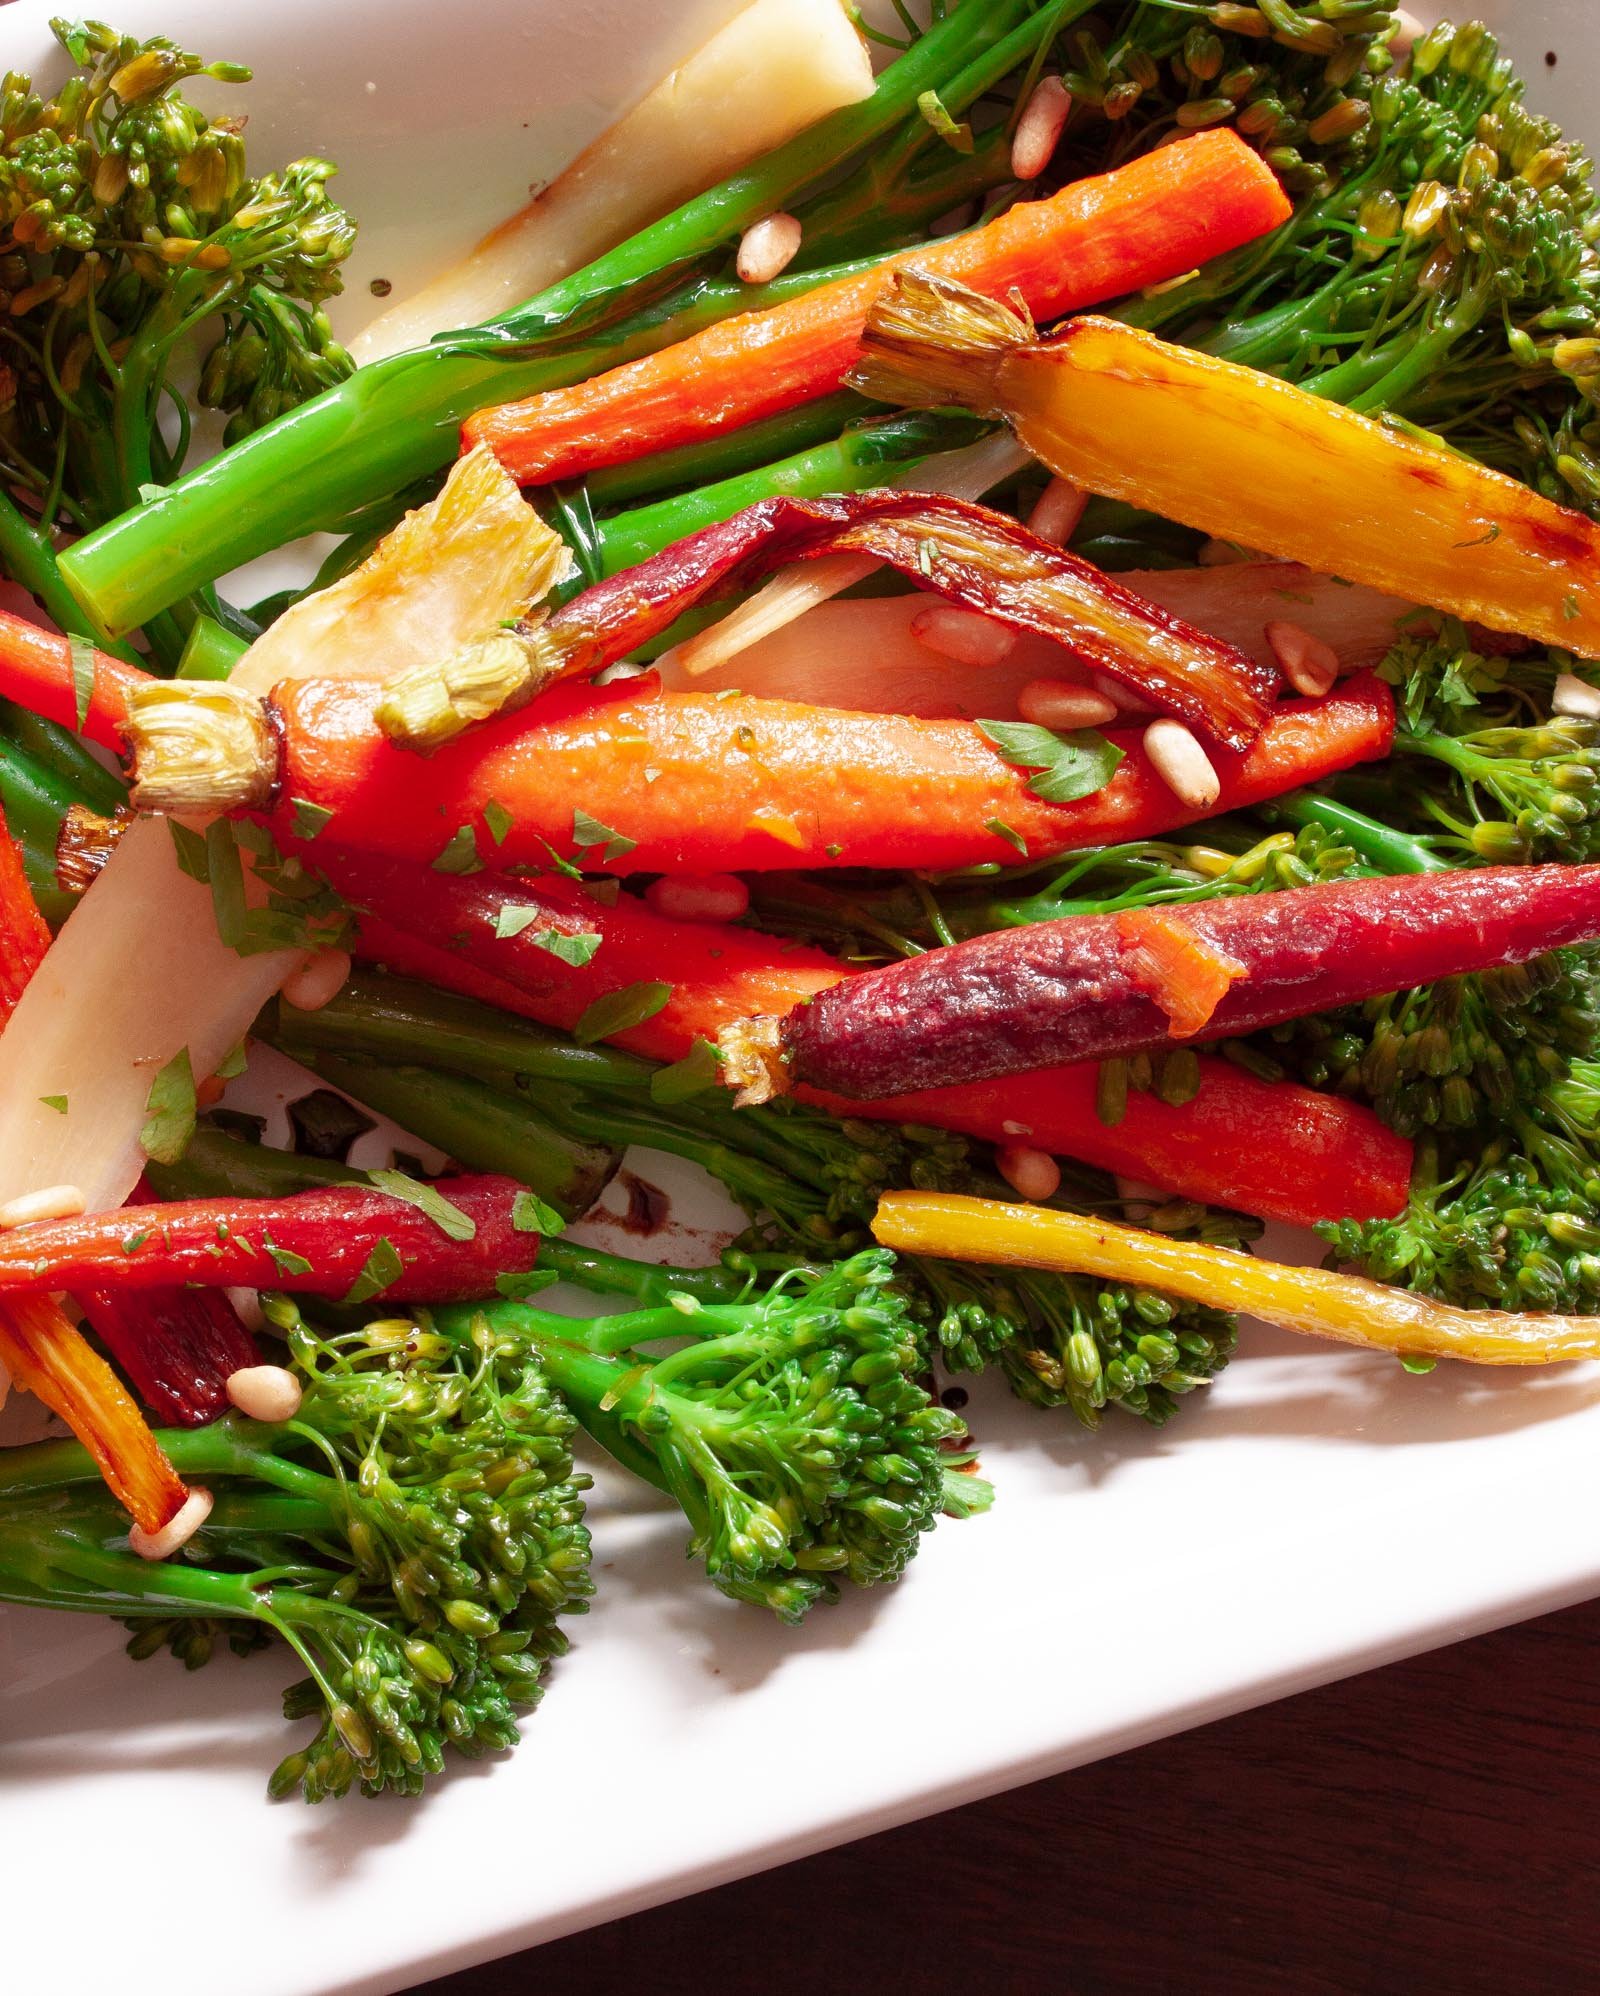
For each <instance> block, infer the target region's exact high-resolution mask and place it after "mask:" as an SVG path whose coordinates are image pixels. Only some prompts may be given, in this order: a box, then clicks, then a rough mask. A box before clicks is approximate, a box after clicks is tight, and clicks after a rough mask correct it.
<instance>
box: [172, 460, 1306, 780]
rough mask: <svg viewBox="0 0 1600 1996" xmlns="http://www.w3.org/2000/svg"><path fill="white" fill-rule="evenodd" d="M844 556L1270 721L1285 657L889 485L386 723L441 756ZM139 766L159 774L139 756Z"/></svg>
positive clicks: (428, 697)
mask: <svg viewBox="0 0 1600 1996" xmlns="http://www.w3.org/2000/svg"><path fill="white" fill-rule="evenodd" d="M833 554H859V555H864V556H867V557H870V558H871V559H872V560H873V561H877V562H882V563H885V564H886V565H887V566H889V567H890V568H893V569H895V570H897V571H898V572H899V573H900V574H901V575H904V576H906V577H908V578H909V579H910V580H911V581H912V582H914V583H916V584H917V585H918V586H919V587H921V588H925V589H928V590H931V591H932V592H933V593H934V594H935V595H939V596H943V597H946V598H948V599H949V600H950V601H951V602H954V603H960V604H963V605H965V606H966V607H967V608H968V609H970V610H974V611H979V612H981V613H983V614H985V615H986V616H988V617H989V618H991V619H992V620H993V621H995V622H996V623H1000V624H1005V625H1008V626H1009V627H1010V628H1011V629H1012V630H1015V631H1019V632H1026V633H1028V634H1030V635H1032V636H1035V637H1043V638H1049V639H1051V640H1053V641H1054V642H1056V643H1058V644H1062V645H1065V646H1067V647H1068V648H1069V649H1070V650H1072V651H1073V652H1075V653H1076V654H1077V656H1078V657H1079V658H1080V659H1081V660H1083V662H1084V663H1085V664H1087V665H1090V666H1093V667H1094V668H1095V669H1096V670H1097V671H1100V672H1106V673H1109V674H1110V675H1111V676H1112V677H1113V678H1115V679H1119V680H1121V681H1123V682H1124V684H1126V685H1127V686H1129V687H1130V688H1132V689H1133V690H1134V691H1135V692H1137V693H1138V694H1139V695H1140V696H1141V697H1142V698H1144V699H1147V700H1149V701H1151V702H1152V703H1153V704H1154V705H1156V706H1157V707H1160V708H1163V709H1165V710H1166V711H1168V712H1169V713H1172V714H1175V715H1177V716H1178V717H1179V718H1180V719H1182V720H1185V721H1188V722H1190V723H1191V724H1192V725H1193V726H1195V727H1196V728H1198V729H1199V730H1200V731H1201V732H1202V733H1203V734H1206V735H1209V736H1210V737H1211V738H1212V739H1214V740H1216V741H1218V742H1221V743H1223V744H1224V745H1226V746H1227V747H1230V748H1237V749H1242V748H1246V747H1248V745H1249V744H1250V742H1251V741H1253V740H1254V739H1255V737H1256V735H1258V734H1259V733H1260V731H1261V727H1262V724H1263V722H1264V721H1265V720H1266V718H1267V715H1268V713H1269V712H1270V710H1271V703H1272V698H1273V695H1274V694H1275V693H1276V691H1277V689H1278V685H1279V677H1278V672H1277V669H1276V666H1273V665H1263V664H1260V663H1258V662H1257V660H1256V659H1255V658H1254V657H1252V656H1251V655H1250V654H1249V653H1247V652H1244V651H1241V650H1239V649H1238V648H1237V647H1236V646H1234V645H1232V644H1229V643H1227V642H1226V641H1224V640H1223V639H1220V638H1215V637H1211V636H1208V635H1207V634H1206V633H1205V632H1204V631H1202V630H1197V629H1196V628H1195V627H1194V626H1193V625H1192V624H1189V623H1186V622H1185V621H1184V620H1183V619H1182V618H1180V617H1178V616H1175V615H1174V614H1173V613H1172V612H1171V611H1169V610H1163V609H1160V608H1158V607H1157V606H1156V605H1155V604H1153V603H1147V602H1145V601H1144V600H1143V598H1142V597H1139V596H1137V595H1135V594H1134V592H1133V591H1132V590H1131V589H1129V588H1128V587H1127V586H1126V585H1125V584H1124V583H1122V582H1120V581H1118V580H1117V579H1116V578H1115V577H1113V576H1109V575H1105V574H1102V573H1101V571H1100V570H1099V569H1097V568H1095V567H1094V566H1093V565H1092V564H1091V563H1089V562H1086V561H1084V560H1082V559H1081V558H1080V557H1079V556H1077V555H1074V554H1070V553H1069V552H1068V551H1067V550H1066V549H1065V548H1059V547H1055V546H1053V545H1052V544H1051V543H1050V542H1048V541H1044V540H1041V539H1040V538H1039V536H1038V535H1037V534H1034V533H1030V532H1029V530H1028V529H1027V528H1026V527H1024V526H1021V525H1020V524H1019V523H1018V522H1017V521H1015V520H1013V519H1010V518H1008V517H1007V516H1006V515H1005V514H1004V513H995V512H991V511H990V510H989V508H988V507H986V506H977V505H973V504H972V503H971V502H969V501H967V500H964V499H951V498H947V497H943V496H940V495H936V494H934V495H930V494H927V493H907V492H898V491H892V490H885V491H877V492H846V493H839V494H835V495H833V496H831V497H827V498H820V499H793V498H789V497H787V496H779V497H776V498H771V499H763V500H761V501H760V502H759V503H758V504H756V505H754V506H747V507H746V508H745V510H744V511H743V512H742V513H736V514H735V515H734V516H733V518H732V519H728V520H723V521H720V522H718V523H717V524H716V525H714V526H710V527H705V528H703V529H702V530H701V531H700V532H699V533H697V534H690V535H688V536H687V537H686V538H685V539H683V540H681V541H677V542H674V544H673V545H672V546H671V547H667V548H663V549H662V550H661V552H660V553H659V554H656V555H653V556H651V558H650V559H649V560H648V561H643V562H640V563H639V564H638V565H637V566H636V567H633V568H629V569H626V570H624V571H623V573H621V574H620V575H615V576H612V577H610V578H609V579H607V580H605V581H602V582H597V583H595V584H594V585H593V587H592V588H589V589H585V590H584V591H583V592H582V593H581V594H580V595H578V596H575V597H574V598H573V599H572V601H571V602H569V603H565V604H563V605H562V606H561V607H560V608H559V609H558V610H556V611H555V612H554V613H553V615H551V616H550V617H548V618H546V619H544V620H542V621H540V622H537V623H534V624H526V625H517V626H515V627H513V628H512V629H511V630H510V631H502V632H499V633H497V634H496V635H495V636H493V637H492V638H490V639H488V640H486V641H484V642H482V643H479V644H477V645H474V646H472V647H471V648H470V649H469V651H468V652H467V653H466V654H465V655H464V656H462V657H459V658H454V659H451V658H445V659H438V660H432V661H429V662H428V663H427V664H425V665H419V666H417V667H414V668H413V669H412V670H410V671H408V672H404V673H401V674H399V675H398V677H396V678H394V679H392V680H390V681H389V683H388V686H387V688H386V690H385V693H384V696H383V698H382V700H381V701H380V702H379V705H378V709H377V718H378V725H379V726H380V727H381V728H382V729H383V731H384V733H385V734H386V735H388V736H389V738H390V739H391V740H392V741H397V742H400V743H401V744H402V745H403V746H405V747H406V748H412V749H416V750H418V751H419V752H420V753H422V754H427V755H431V754H433V753H434V752H435V751H436V750H438V749H440V748H442V747H443V746H444V744H445V743H446V742H447V741H450V740H452V739H453V738H454V737H455V736H456V735H459V734H460V733H462V732H463V730H464V729H465V728H466V727H467V726H468V725H469V724H470V723H472V722H474V721H482V720H485V719H487V718H488V717H489V716H490V715H491V714H494V713H506V712H508V711H510V710H511V709H512V708H514V707H520V706H524V705H526V703H527V702H528V701H529V700H531V699H532V698H534V696H535V695H536V694H538V693H541V692H543V691H545V690H546V689H547V688H548V687H549V686H550V685H552V684H553V683H554V682H555V681H556V680H558V679H564V678H580V677H588V676H589V675H591V674H593V673H595V672H598V671H599V670H600V669H601V668H602V667H604V666H607V665H611V664H613V663H614V662H615V661H616V660H617V659H620V658H625V657H627V656H628V654H629V653H630V652H634V651H636V650H637V649H638V648H639V647H640V646H641V645H643V644H646V643H648V642H650V641H651V640H653V639H655V638H657V637H659V636H660V635H661V633H662V632H663V631H665V630H667V629H668V628H669V627H670V626H671V625H672V624H674V623H676V622H677V620H678V618H679V617H681V616H682V615H684V613H685V612H686V611H689V610H692V609H694V608H695V607H696V606H697V605H698V604H701V603H703V602H705V601H706V600H707V599H708V598H710V597H712V596H715V595H719V594H725V593H729V592H734V591H737V590H740V589H744V588H747V587H748V586H749V585H750V584H751V583H753V582H756V581H759V580H760V578H761V577H762V576H764V575H767V574H769V573H770V572H771V571H772V570H773V569H776V568H781V567H784V566H786V565H787V564H789V563H790V562H793V561H808V560H812V559H815V558H817V557H819V556H825V555H833ZM979 711H980V712H981V711H982V709H981V708H980V710H979ZM140 774H141V779H142V780H144V779H146V778H147V777H148V774H149V772H148V770H147V769H145V768H144V767H143V766H141V771H140Z"/></svg>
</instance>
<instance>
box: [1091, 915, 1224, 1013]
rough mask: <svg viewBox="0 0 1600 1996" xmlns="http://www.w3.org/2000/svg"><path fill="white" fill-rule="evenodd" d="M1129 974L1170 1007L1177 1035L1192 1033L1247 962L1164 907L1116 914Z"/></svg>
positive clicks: (1135, 981)
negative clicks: (1226, 951) (1219, 947)
mask: <svg viewBox="0 0 1600 1996" xmlns="http://www.w3.org/2000/svg"><path fill="white" fill-rule="evenodd" d="M1117 933H1118V934H1119V935H1120V936H1121V938H1122V943H1123V950H1124V962H1125V963H1126V965H1127V969H1128V975H1129V977H1130V978H1131V980H1132V981H1133V983H1135V984H1136V985H1138V987H1139V988H1140V990H1141V991H1148V992H1149V994H1150V995H1151V997H1152V998H1154V999H1155V1001H1156V1003H1157V1004H1158V1005H1159V1006H1160V1007H1161V1009H1162V1011H1163V1012H1165V1013H1166V1015H1167V1018H1168V1019H1169V1021H1170V1022H1171V1023H1170V1026H1169V1028H1168V1030H1169V1031H1170V1032H1171V1034H1172V1037H1173V1038H1174V1039H1193V1038H1194V1036H1195V1034H1196V1033H1198V1032H1202V1031H1203V1030H1204V1029H1205V1026H1206V1022H1207V1021H1208V1020H1209V1019H1210V1017H1211V1015H1212V1013H1213V1012H1214V1011H1215V1010H1216V1009H1217V1007H1218V1006H1219V1005H1220V1004H1221V1003H1222V1001H1223V999H1224V998H1225V997H1226V996H1227V995H1228V986H1229V985H1230V984H1232V983H1233V982H1234V980H1235V979H1236V978H1239V977H1243V976H1244V974H1245V968H1244V965H1243V964H1242V963H1236V962H1235V961H1234V959H1233V958H1232V957H1231V956H1228V955H1226V954H1225V953H1224V952H1223V951H1222V950H1220V949H1217V948H1216V947H1215V946H1214V945H1213V944H1211V943H1209V942H1208V941H1207V940H1206V939H1205V937H1204V936H1201V935H1198V934H1196V932H1195V930H1194V929H1193V928H1192V927H1191V926H1190V925H1189V924H1187V923H1185V922H1183V921H1181V920H1179V919H1178V917H1177V916H1175V915H1173V914H1171V913H1170V912H1169V911H1168V910H1167V909H1165V908H1126V909H1124V910H1123V912H1122V913H1121V914H1120V915H1118V917H1117Z"/></svg>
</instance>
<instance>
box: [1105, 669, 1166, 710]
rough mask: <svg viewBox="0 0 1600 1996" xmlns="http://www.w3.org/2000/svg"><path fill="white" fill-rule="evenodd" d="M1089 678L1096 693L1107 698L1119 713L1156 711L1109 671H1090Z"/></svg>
mask: <svg viewBox="0 0 1600 1996" xmlns="http://www.w3.org/2000/svg"><path fill="white" fill-rule="evenodd" d="M1089 679H1090V683H1091V684H1092V685H1093V687H1094V690H1095V691H1096V693H1098V694H1100V695H1101V697H1102V698H1103V699H1106V700H1109V701H1110V702H1111V704H1112V706H1113V707H1115V708H1116V710H1117V712H1118V713H1119V714H1153V713H1154V712H1155V711H1156V710H1155V708H1154V707H1152V706H1151V704H1150V702H1149V701H1148V700H1141V699H1140V698H1139V696H1138V694H1137V693H1135V692H1134V690H1133V688H1132V687H1131V686H1124V685H1123V683H1122V681H1121V680H1120V679H1113V678H1112V677H1111V674H1110V673H1109V672H1091V673H1090V675H1089Z"/></svg>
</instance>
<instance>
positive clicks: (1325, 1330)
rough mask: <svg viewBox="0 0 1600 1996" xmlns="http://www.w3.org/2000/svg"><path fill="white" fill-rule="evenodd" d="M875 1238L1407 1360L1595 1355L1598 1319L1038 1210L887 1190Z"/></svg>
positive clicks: (1518, 1361)
mask: <svg viewBox="0 0 1600 1996" xmlns="http://www.w3.org/2000/svg"><path fill="white" fill-rule="evenodd" d="M872 1230H873V1232H874V1233H875V1234H876V1235H877V1237H878V1239H879V1240H880V1241H882V1243H883V1244H884V1246H885V1247H890V1248H894V1249H895V1250H897V1251H898V1252H899V1253H902V1254H917V1255H948V1256H952V1257H954V1258H955V1259H958V1260H961V1261H988V1262H999V1263H1001V1264H1003V1265H1004V1266H1007V1267H1023V1268H1054V1269H1061V1270H1063V1271H1065V1272H1066V1273H1067V1274H1070V1275H1097V1276H1101V1277H1103V1278H1104V1279H1105V1280H1106V1281H1109V1282H1137V1283H1140V1284H1142V1285H1143V1286H1144V1287H1145V1288H1148V1289H1156V1290H1161V1291H1163V1292H1164V1293H1165V1294H1167V1295H1169V1296H1182V1297H1184V1298H1185V1299H1186V1300H1188V1301H1190V1302H1194V1303H1209V1304H1211V1305H1212V1306H1213V1307H1214V1308H1216V1309H1219V1310H1240V1311H1247V1312H1248V1313H1249V1314H1250V1315H1251V1316H1254V1317H1260V1318H1262V1319H1264V1320H1265V1321H1266V1322H1267V1323H1269V1324H1277V1325H1280V1326H1281V1327H1282V1328H1283V1329H1284V1330H1286V1331H1299V1332H1301V1333H1302V1334H1304V1335H1305V1336H1307V1337H1313V1338H1332V1339H1333V1340H1334V1341H1335V1342H1337V1343H1339V1344H1351V1345H1365V1346H1367V1347H1368V1348H1369V1349H1371V1350H1375V1351H1385V1352H1394V1353H1397V1354H1398V1355H1399V1356H1401V1357H1405V1358H1412V1357H1417V1358H1456V1359H1465V1360H1467V1361H1469V1362H1470V1363H1472V1364H1475V1365H1554V1364H1556V1363H1558V1362H1560V1361H1561V1360H1564V1359H1575V1358H1589V1359H1593V1358H1600V1318H1595V1317H1557V1316H1541V1315H1540V1314H1538V1313H1537V1312H1535V1311H1527V1312H1524V1311H1520V1310H1519V1311H1510V1310H1463V1309H1460V1308H1458V1307H1457V1306H1456V1305H1454V1304H1451V1303H1441V1302H1438V1301H1436V1300H1435V1299H1434V1298H1433V1297H1431V1296H1419V1295H1417V1294H1416V1293H1415V1292H1414V1291H1411V1290H1405V1289H1390V1288H1388V1287H1387V1286H1386V1285H1385V1284H1383V1283H1381V1282H1369V1281H1368V1280H1367V1279H1366V1278H1365V1277H1364V1276H1359V1275H1340V1274H1336V1273H1335V1272H1334V1271H1332V1270H1331V1269H1326V1268H1287V1267H1283V1266H1280V1265H1279V1264H1277V1263H1275V1262H1270V1261H1262V1260H1261V1259H1260V1258H1259V1257H1258V1256H1256V1255H1253V1254H1241V1253H1240V1252H1239V1251H1238V1250H1237V1249H1235V1248H1219V1247H1211V1246H1209V1245H1208V1244H1206V1243H1204V1242H1201V1241H1179V1240H1173V1239H1172V1238H1171V1237H1170V1236H1169V1235H1166V1234H1152V1233H1147V1232H1145V1231H1143V1230H1142V1229H1140V1228H1138V1227H1124V1226H1119V1225H1118V1224H1117V1223H1116V1222H1114V1221H1111V1220H1101V1219H1093V1218H1089V1217H1087V1216H1086V1215H1084V1214H1081V1213H1062V1212H1056V1211H1053V1210H1049V1209H1047V1208H1045V1207H1041V1206H1013V1205H1009V1204H1005V1203H1002V1202H1001V1201H999V1200H996V1199H969V1198H964V1197H961V1196H959V1195H957V1194H945V1193H939V1192H891V1193H887V1194H886V1195H885V1196H884V1198H883V1199H882V1200H881V1201H880V1202H879V1205H878V1213H877V1218H876V1219H875V1220H874V1221H873V1229H872Z"/></svg>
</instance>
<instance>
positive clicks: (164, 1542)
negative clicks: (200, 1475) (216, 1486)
mask: <svg viewBox="0 0 1600 1996" xmlns="http://www.w3.org/2000/svg"><path fill="white" fill-rule="evenodd" d="M210 1516H211V1492H210V1491H209V1490H207V1489H205V1488H204V1487H203V1486H202V1485H201V1484H198V1483H196V1484H193V1485H191V1486H190V1490H189V1494H188V1496H187V1497H186V1498H185V1499H184V1501H183V1503H182V1504H181V1505H179V1507H178V1509H177V1510H176V1511H175V1512H174V1513H173V1514H172V1516H171V1517H170V1518H169V1519H168V1520H167V1522H166V1523H165V1524H164V1525H163V1526H162V1527H161V1529H160V1531H158V1532H147V1531H145V1530H144V1529H143V1528H142V1527H141V1526H139V1525H131V1526H130V1527H129V1528H128V1550H129V1551H130V1552H136V1553H137V1554H138V1555H139V1557H140V1558H141V1559H167V1558H169V1557H170V1556H171V1554H173V1553H175V1552H176V1551H177V1550H178V1548H179V1546H182V1545H187V1544H188V1543H189V1541H190V1539H192V1538H193V1537H194V1535H195V1533H196V1532H197V1531H199V1529H200V1527H201V1526H202V1525H203V1524H204V1523H205V1521H206V1519H207V1518H209V1517H210Z"/></svg>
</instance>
